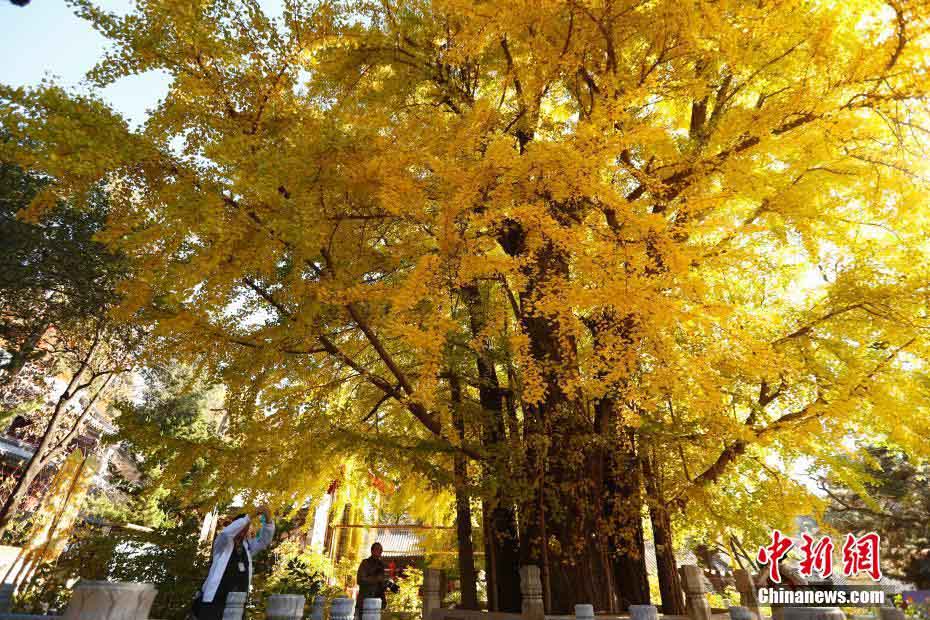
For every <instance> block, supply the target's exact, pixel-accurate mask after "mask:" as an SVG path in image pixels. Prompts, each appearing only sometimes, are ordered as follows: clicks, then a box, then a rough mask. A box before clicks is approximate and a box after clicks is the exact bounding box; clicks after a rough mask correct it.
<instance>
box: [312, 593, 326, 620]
mask: <svg viewBox="0 0 930 620" xmlns="http://www.w3.org/2000/svg"><path fill="white" fill-rule="evenodd" d="M325 610H326V597H325V596H322V595H321V596H317V597H314V599H313V607H312V608H311V609H310V620H323V612H324V611H325Z"/></svg>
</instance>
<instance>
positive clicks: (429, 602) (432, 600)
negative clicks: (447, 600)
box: [423, 568, 442, 620]
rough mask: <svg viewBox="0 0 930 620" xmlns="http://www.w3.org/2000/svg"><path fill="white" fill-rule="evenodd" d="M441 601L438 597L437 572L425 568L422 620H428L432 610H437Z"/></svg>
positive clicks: (433, 569)
mask: <svg viewBox="0 0 930 620" xmlns="http://www.w3.org/2000/svg"><path fill="white" fill-rule="evenodd" d="M441 605H442V599H441V598H440V596H439V570H438V569H435V568H427V569H426V570H424V571H423V619H424V620H429V619H430V614H431V613H432V612H433V610H434V609H439V607H440V606H441Z"/></svg>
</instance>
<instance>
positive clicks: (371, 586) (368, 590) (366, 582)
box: [355, 543, 390, 615]
mask: <svg viewBox="0 0 930 620" xmlns="http://www.w3.org/2000/svg"><path fill="white" fill-rule="evenodd" d="M383 551H384V549H383V548H382V547H381V543H375V544H373V545H372V546H371V556H370V557H367V558H365V559H364V560H362V563H361V564H359V567H358V574H357V575H356V576H355V580H356V581H357V582H358V598H357V599H356V602H355V613H356V615H360V614H361V613H362V601H364V600H365V599H366V598H380V599H381V609H384V608H385V607H387V598H386V597H385V596H384V592H385V590H387V584H388V581H389V579H390V578H389V577H388V574H387V566H385V564H384V562H383V561H382V560H381V554H382V553H383Z"/></svg>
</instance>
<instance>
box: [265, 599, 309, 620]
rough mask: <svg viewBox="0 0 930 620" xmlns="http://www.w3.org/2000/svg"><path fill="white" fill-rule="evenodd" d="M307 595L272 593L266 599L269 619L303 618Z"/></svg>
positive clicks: (289, 619)
mask: <svg viewBox="0 0 930 620" xmlns="http://www.w3.org/2000/svg"><path fill="white" fill-rule="evenodd" d="M306 602H307V597H305V596H304V595H302V594H272V595H271V596H269V597H268V600H267V601H265V615H266V616H268V620H301V619H302V618H303V617H304V605H305V604H306Z"/></svg>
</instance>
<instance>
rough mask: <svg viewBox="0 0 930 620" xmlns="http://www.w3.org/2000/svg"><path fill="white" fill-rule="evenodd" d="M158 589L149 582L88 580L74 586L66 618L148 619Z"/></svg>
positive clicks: (78, 619)
mask: <svg viewBox="0 0 930 620" xmlns="http://www.w3.org/2000/svg"><path fill="white" fill-rule="evenodd" d="M157 593H158V591H157V590H156V589H155V586H153V585H152V584H150V583H127V582H119V581H114V582H110V581H89V580H86V579H82V580H81V581H79V582H78V584H77V585H76V586H75V587H74V592H73V593H72V594H71V601H70V602H69V603H68V608H67V609H65V615H64V616H62V618H63V619H64V620H140V619H142V620H145V619H146V618H148V617H149V610H150V609H152V603H153V602H154V601H155V595H156V594H157Z"/></svg>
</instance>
